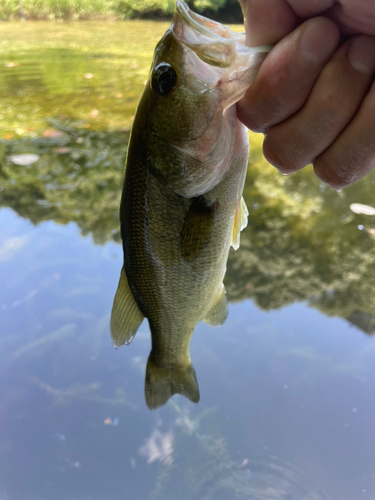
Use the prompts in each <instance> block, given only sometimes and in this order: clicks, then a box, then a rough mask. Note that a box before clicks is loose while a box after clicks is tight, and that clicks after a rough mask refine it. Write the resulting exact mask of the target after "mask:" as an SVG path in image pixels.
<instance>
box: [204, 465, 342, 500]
mask: <svg viewBox="0 0 375 500" xmlns="http://www.w3.org/2000/svg"><path fill="white" fill-rule="evenodd" d="M240 467H241V466H240ZM219 476H220V477H216V478H215V479H214V480H213V481H212V482H211V484H210V485H207V486H206V488H205V491H204V492H200V493H199V498H200V500H214V499H215V500H226V499H227V498H229V497H228V493H229V492H230V493H231V495H232V496H233V494H234V496H235V498H241V499H246V500H346V498H345V496H344V495H343V493H342V492H341V491H338V489H337V487H336V486H335V485H333V484H332V481H330V479H329V478H328V477H326V472H325V471H324V470H323V469H322V470H319V468H317V467H316V466H312V465H311V464H308V463H306V462H305V463H304V464H302V463H300V464H298V465H296V464H292V463H290V462H287V461H283V460H279V459H278V458H276V457H273V456H268V457H266V456H260V457H253V458H249V459H248V460H247V461H246V468H244V469H242V468H239V467H238V466H236V467H234V466H233V467H232V468H230V469H228V470H227V473H223V471H220V474H219Z"/></svg>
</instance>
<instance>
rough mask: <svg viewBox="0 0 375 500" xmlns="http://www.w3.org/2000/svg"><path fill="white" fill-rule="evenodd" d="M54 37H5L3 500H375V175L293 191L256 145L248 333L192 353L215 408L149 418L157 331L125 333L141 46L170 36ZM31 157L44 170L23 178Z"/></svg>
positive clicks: (235, 291) (235, 267)
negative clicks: (120, 213)
mask: <svg viewBox="0 0 375 500" xmlns="http://www.w3.org/2000/svg"><path fill="white" fill-rule="evenodd" d="M14 26H18V25H13V28H14ZM41 26H42V23H39V24H38V23H36V24H34V23H27V25H26V27H25V32H24V36H22V37H21V36H20V34H19V32H18V34H17V37H16V35H15V34H14V31H15V30H14V29H13V31H12V29H11V28H12V26H11V25H8V24H7V25H4V30H6V31H5V35H6V36H4V39H3V41H2V45H1V46H0V68H1V70H0V93H1V113H2V115H3V119H2V125H1V136H2V138H3V139H2V141H1V142H0V186H1V187H0V203H1V206H2V208H1V210H0V227H1V228H2V230H1V232H0V276H1V282H0V325H1V331H0V345H1V349H0V357H1V367H2V368H1V370H0V403H1V404H0V426H1V427H0V428H1V433H0V498H4V499H7V500H25V499H27V500H29V499H30V500H40V499H43V500H44V499H50V498H54V499H56V500H60V499H61V500H66V499H80V500H89V499H95V500H96V499H99V498H110V499H111V500H112V499H113V500H117V499H123V498H124V497H126V498H132V499H137V500H138V499H140V500H143V499H163V500H165V499H176V498H178V499H182V500H185V499H186V500H191V499H194V500H209V499H215V500H229V499H230V500H232V499H234V498H240V499H251V500H253V499H255V500H258V499H259V500H344V499H345V500H357V499H358V498H373V497H374V496H375V486H374V484H375V483H374V481H375V473H374V465H375V452H374V450H375V438H374V435H373V432H372V428H373V415H374V411H375V402H374V398H373V397H372V396H373V393H374V383H375V373H374V357H375V346H374V344H373V339H372V337H371V336H369V335H366V334H365V332H367V333H373V331H374V329H375V328H374V327H373V321H372V312H373V310H374V305H375V304H374V302H375V294H374V292H373V290H374V285H375V273H374V260H375V252H374V239H373V238H374V235H373V232H374V231H373V228H375V220H374V217H373V216H366V215H363V214H355V213H353V212H352V211H351V210H350V204H351V203H364V204H367V205H372V204H373V192H374V187H375V177H374V175H370V176H368V177H367V178H366V179H364V180H363V181H361V182H359V183H357V184H356V185H354V186H352V187H350V188H348V189H346V190H344V191H343V192H342V193H340V194H339V193H336V192H335V191H332V190H330V189H328V188H325V187H324V186H323V185H321V184H320V183H319V181H318V180H317V179H315V177H314V176H313V175H312V172H311V170H305V171H303V172H300V173H298V174H296V175H293V176H290V177H283V176H280V175H279V174H278V173H277V172H276V171H275V170H274V169H272V168H271V167H270V166H268V165H267V164H266V162H265V161H264V160H263V158H262V156H261V148H260V145H261V140H260V138H259V137H258V136H252V146H253V147H252V156H251V160H250V164H249V172H248V179H247V184H246V188H245V199H246V202H247V205H248V207H249V212H250V220H249V226H248V228H247V229H246V231H245V232H244V233H243V236H242V238H241V248H240V249H239V250H238V251H237V252H236V253H234V252H232V253H231V258H230V261H229V264H228V274H227V277H226V287H227V290H228V296H229V299H230V300H231V301H232V303H231V304H230V309H229V318H228V320H227V322H226V323H225V325H224V326H223V327H221V328H212V327H209V326H207V325H205V324H203V323H200V324H199V325H198V327H197V329H196V331H195V333H194V336H193V340H192V347H191V356H192V359H193V361H194V366H195V368H196V371H197V376H198V379H199V385H200V391H201V402H200V403H199V405H193V404H191V403H189V402H188V401H186V400H185V399H184V398H182V397H175V398H173V400H172V402H171V403H169V404H168V405H167V406H166V407H164V408H162V409H160V410H158V411H155V412H150V411H149V410H148V409H147V407H146V405H145V402H144V395H143V390H144V389H143V387H144V371H145V363H146V360H147V356H148V353H149V349H150V335H149V329H148V326H147V322H146V321H145V322H144V323H143V325H142V326H141V328H140V330H139V332H138V333H137V335H136V338H135V339H134V341H133V343H132V344H131V346H129V347H123V348H121V349H119V350H115V349H114V348H113V347H112V345H111V342H110V334H109V326H108V322H109V315H110V309H111V305H112V300H113V295H114V292H115V289H116V286H117V279H118V274H119V270H120V267H121V263H122V250H121V247H120V245H119V243H118V242H119V228H118V220H117V209H118V204H119V197H120V193H121V179H122V170H123V160H124V155H125V152H126V143H127V138H128V128H129V125H130V123H131V115H132V114H134V109H135V104H136V101H137V99H138V97H139V93H140V92H141V90H142V88H143V81H144V79H145V78H146V76H147V73H148V65H149V62H150V56H151V52H152V48H153V45H154V43H153V42H152V43H151V42H150V41H148V42H145V46H141V45H136V44H135V42H134V36H135V33H138V32H139V31H140V30H141V29H143V30H146V29H147V30H148V33H152V36H153V37H154V39H155V41H156V39H157V38H158V37H159V35H160V34H161V33H162V32H163V31H164V29H165V26H163V25H160V24H158V25H156V26H154V25H153V24H152V23H121V24H111V25H110V26H108V25H107V24H106V23H102V24H97V25H95V23H88V24H85V23H77V24H75V25H72V24H67V25H63V24H61V25H59V26H60V29H59V31H58V32H59V33H60V36H56V34H52V33H51V34H47V35H48V36H45V37H44V38H43V37H42V36H41V34H42V29H41ZM46 26H48V25H46V24H43V30H45V29H46V28H45V27H46ZM50 26H51V27H53V26H54V25H52V24H51V25H50ZM62 27H64V28H62ZM94 28H95V29H94ZM2 29H3V27H2ZM76 30H79V33H80V40H81V42H77V40H76V39H75V35H74V33H75V32H76ZM98 30H101V31H100V33H101V36H98ZM12 33H13V34H12ZM104 35H105V36H104ZM127 36H128V38H127ZM15 38H17V40H15ZM42 38H43V43H42V41H41V40H42ZM151 38H152V37H151ZM120 41H121V43H120ZM151 41H152V40H151ZM72 43H74V44H76V45H75V46H74V47H73V48H74V51H73V52H74V54H75V55H74V56H72V54H71V53H70V52H69V50H73V48H72V46H71V44H72ZM17 44H18V45H17ZM11 47H14V52H11ZM64 47H70V49H69V50H68V49H66V50H65V48H64ZM104 48H105V49H106V51H104ZM136 50H138V52H139V55H138V52H136ZM22 51H24V53H22ZM38 51H39V52H38ZM44 51H46V52H44ZM130 52H131V57H130V56H129V57H128V59H127V58H126V54H128V53H130ZM124 54H125V55H124ZM99 55H100V57H99ZM44 56H45V57H44ZM25 61H27V65H26V63H25V64H24V62H25ZM64 61H65V62H64ZM98 61H100V62H98ZM9 62H15V63H17V64H19V66H17V65H16V66H13V67H8V66H5V64H8V63H9ZM48 64H49V66H48ZM132 66H133V68H132ZM4 68H5V69H4ZM64 68H65V69H64ZM109 68H110V69H111V71H109ZM11 70H12V71H15V72H14V73H13V74H10V73H9V72H10V71H11ZM17 71H19V73H16V72H17ZM59 71H61V73H62V74H63V73H64V72H66V74H65V75H64V79H63V80H62V83H61V78H60V76H59ZM134 71H136V75H137V76H135V79H134V85H133V83H132V84H131V85H130V84H129V85H130V87H131V89H132V90H131V92H130V93H128V92H127V91H126V90H124V88H123V82H124V78H125V77H126V78H127V80H125V81H130V80H129V77H128V76H127V75H128V74H132V72H134ZM84 74H92V75H94V76H93V77H92V78H86V79H85V77H84ZM40 75H45V76H44V77H41V76H40ZM46 75H47V76H46ZM77 78H81V80H78V81H79V82H85V86H86V87H87V86H89V87H90V86H91V85H92V88H91V87H90V88H88V89H87V88H85V89H84V91H83V93H81V94H80V93H79V92H78V91H77V89H78V90H79V91H80V90H82V88H81V87H80V86H81V85H82V84H81V83H79V85H78V84H76V79H77ZM94 80H95V85H94V83H93V82H94ZM51 82H52V83H51ZM59 82H60V83H61V88H60V87H59V85H60V83H59ZM86 84H87V85H86ZM74 85H78V86H76V87H75V86H74ZM62 88H64V89H65V94H64V93H62V91H61V89H62ZM86 90H89V91H90V92H89V93H88V94H87V93H85V92H86ZM116 94H117V95H119V94H122V96H121V97H116ZM82 95H83V96H84V98H82V100H81V97H80V96H82ZM101 95H104V96H106V97H105V98H104V99H99V97H100V96H101ZM22 96H24V97H23V98H22ZM42 96H43V99H42ZM108 96H110V98H108ZM129 96H133V97H132V99H131V98H130V97H129ZM45 98H46V99H45ZM48 99H49V101H50V102H54V103H56V107H54V105H52V104H48V105H46V104H45V103H46V102H47V101H48ZM127 100H128V101H127ZM71 102H73V103H74V105H72V106H71V107H70V104H69V103H71ZM15 106H16V108H17V109H18V108H19V107H20V106H21V107H22V106H23V108H22V111H20V113H19V114H21V115H22V116H21V117H18V116H16V115H15V113H14V107H15ZM64 106H66V109H65V111H64V113H63V110H64ZM36 109H38V111H36ZM93 109H97V110H98V111H99V114H97V115H96V116H94V114H91V115H90V113H91V111H92V110H93ZM4 110H6V112H4ZM51 110H52V111H51ZM125 110H126V111H125ZM62 114H63V115H64V116H62ZM122 114H123V116H124V118H123V116H122ZM103 116H104V117H105V119H104V118H103ZM47 119H52V121H48V122H46V120H47ZM121 120H123V121H121ZM88 125H89V126H88ZM46 131H49V132H46ZM63 148H65V149H63ZM24 153H31V154H37V155H38V156H39V157H40V159H39V160H38V161H36V162H35V163H33V164H31V165H29V166H22V165H14V164H13V163H12V161H11V159H10V157H11V156H12V155H17V154H24ZM249 299H250V300H249ZM353 325H358V326H359V327H358V326H353Z"/></svg>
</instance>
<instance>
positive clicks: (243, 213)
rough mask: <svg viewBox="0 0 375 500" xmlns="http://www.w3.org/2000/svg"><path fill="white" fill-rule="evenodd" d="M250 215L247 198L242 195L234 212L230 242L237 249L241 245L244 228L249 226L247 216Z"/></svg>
mask: <svg viewBox="0 0 375 500" xmlns="http://www.w3.org/2000/svg"><path fill="white" fill-rule="evenodd" d="M248 215H249V211H248V209H247V206H246V203H245V200H244V199H243V197H242V196H241V199H240V200H239V202H238V203H237V208H236V211H235V213H234V220H233V226H232V237H231V241H230V244H231V245H232V247H233V248H234V250H237V249H238V248H239V246H240V233H241V231H242V229H245V227H246V226H247V217H248Z"/></svg>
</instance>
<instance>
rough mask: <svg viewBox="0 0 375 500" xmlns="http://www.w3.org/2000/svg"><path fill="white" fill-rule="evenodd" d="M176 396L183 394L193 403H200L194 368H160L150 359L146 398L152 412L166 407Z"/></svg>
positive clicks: (147, 371)
mask: <svg viewBox="0 0 375 500" xmlns="http://www.w3.org/2000/svg"><path fill="white" fill-rule="evenodd" d="M174 394H181V395H182V396H185V397H186V398H188V399H190V401H192V402H193V403H198V401H199V398H200V396H199V387H198V382H197V377H196V374H195V370H194V367H193V365H192V364H191V363H189V364H188V365H187V366H183V365H182V366H178V365H177V366H172V367H168V368H163V367H159V366H158V365H156V364H155V363H154V361H153V360H152V353H151V354H150V357H149V358H148V362H147V368H146V383H145V397H146V403H147V406H148V407H149V408H150V410H155V409H156V408H159V407H160V406H163V405H165V403H166V402H167V401H168V399H169V398H170V397H172V396H173V395H174Z"/></svg>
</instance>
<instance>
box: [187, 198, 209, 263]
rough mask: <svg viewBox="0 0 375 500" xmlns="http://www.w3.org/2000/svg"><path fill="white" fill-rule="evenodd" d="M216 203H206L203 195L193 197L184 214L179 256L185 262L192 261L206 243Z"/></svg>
mask: <svg viewBox="0 0 375 500" xmlns="http://www.w3.org/2000/svg"><path fill="white" fill-rule="evenodd" d="M216 208H217V204H215V203H214V204H211V205H207V204H206V202H205V200H204V198H203V196H198V197H197V198H194V199H193V201H192V203H191V205H190V208H189V211H188V213H187V214H186V217H185V221H184V225H183V228H182V233H181V249H180V252H181V257H182V258H183V259H184V260H185V261H186V262H192V261H194V260H195V259H196V258H197V257H198V255H199V254H200V253H201V251H202V250H203V248H204V247H205V246H206V245H208V243H209V241H210V238H211V233H212V227H213V222H214V217H215V210H216Z"/></svg>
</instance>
